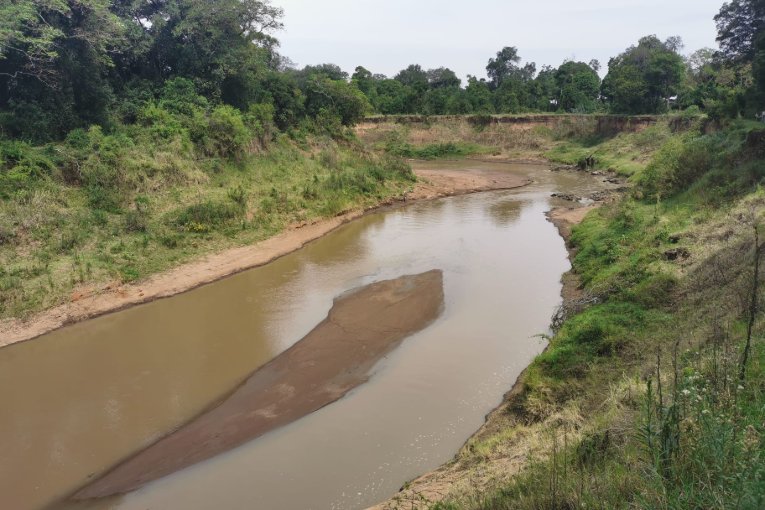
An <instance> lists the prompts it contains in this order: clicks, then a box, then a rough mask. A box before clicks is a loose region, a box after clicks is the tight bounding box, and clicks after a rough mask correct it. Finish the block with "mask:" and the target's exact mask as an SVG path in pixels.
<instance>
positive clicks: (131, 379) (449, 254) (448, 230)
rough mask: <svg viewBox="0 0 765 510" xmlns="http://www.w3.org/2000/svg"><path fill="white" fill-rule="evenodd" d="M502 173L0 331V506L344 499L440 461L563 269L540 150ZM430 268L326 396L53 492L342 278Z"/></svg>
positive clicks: (328, 503)
mask: <svg viewBox="0 0 765 510" xmlns="http://www.w3.org/2000/svg"><path fill="white" fill-rule="evenodd" d="M421 166H423V167H424V168H431V169H438V168H448V169H450V170H458V169H469V168H480V167H484V166H488V167H491V168H492V169H493V170H496V169H501V170H502V171H506V172H511V173H515V174H518V175H520V176H523V177H530V178H532V179H534V181H535V182H534V183H533V184H532V185H530V186H527V187H525V188H522V189H518V190H512V191H499V192H488V193H480V194H474V195H467V196H462V197H454V198H447V199H439V200H434V201H427V202H418V203H414V204H412V205H408V206H405V207H396V208H391V209H388V210H384V211H380V212H377V213H374V214H369V215H366V216H364V217H362V218H360V219H358V220H356V221H354V222H352V223H350V224H347V225H345V226H343V227H341V228H339V229H338V230H335V231H334V232H332V233H330V234H328V235H327V236H325V237H323V238H321V239H319V240H317V241H315V242H313V243H311V244H309V245H307V246H305V247H304V248H302V249H301V250H299V251H297V252H294V253H292V254H290V255H287V256H285V257H282V258H280V259H278V260H276V261H275V262H272V263H271V264H268V265H266V266H263V267H260V268H256V269H253V270H250V271H247V272H244V273H242V274H239V275H236V276H233V277H230V278H228V279H226V280H222V281H220V282H217V283H214V284H211V285H208V286H205V287H202V288H199V289H196V290H194V291H192V292H189V293H186V294H182V295H179V296H176V297H173V298H170V299H165V300H160V301H156V302H152V303H149V304H146V305H142V306H139V307H136V308H132V309H129V310H125V311H123V312H119V313H116V314H112V315H107V316H104V317H100V318H98V319H94V320H91V321H88V322H83V323H80V324H76V325H73V326H70V327H68V328H65V329H61V330H58V331H55V332H53V333H50V334H48V335H45V336H43V337H40V338H38V339H36V340H33V341H31V342H27V343H24V344H18V345H13V346H10V347H7V348H5V349H2V350H0V406H2V409H3V415H2V419H0V438H2V439H0V507H2V508H13V509H18V510H25V509H36V508H42V507H44V506H46V505H52V507H53V508H69V507H73V508H104V509H106V508H110V509H120V510H122V509H124V510H131V509H155V510H160V509H167V510H173V509H184V510H195V509H200V510H201V509H208V508H214V507H218V508H226V509H240V508H241V509H252V508H263V509H271V508H279V509H286V510H289V509H309V508H315V509H325V508H338V509H358V508H365V507H366V506H369V505H372V504H374V503H377V502H379V501H381V500H384V499H386V498H388V497H390V496H391V495H392V494H394V493H395V492H396V491H397V490H398V488H399V487H400V486H401V485H402V484H403V483H404V482H405V481H406V480H408V479H411V478H412V477H415V476H417V475H419V474H421V473H423V472H425V471H428V470H430V469H432V468H434V467H436V466H438V465H440V464H441V463H443V462H445V461H447V460H448V459H449V458H450V457H451V456H452V455H454V453H455V452H456V451H457V449H458V448H459V447H460V446H461V444H462V443H463V442H464V441H465V440H466V439H467V438H468V437H469V436H470V435H471V434H472V433H473V432H474V431H475V430H476V429H478V428H479V427H480V425H481V423H482V422H483V419H484V416H485V415H486V413H487V412H489V411H490V410H491V409H492V408H493V407H495V406H496V405H497V404H498V403H499V402H500V401H501V399H502V395H503V394H504V393H505V392H506V391H507V390H508V389H509V388H510V387H511V386H512V384H513V382H514V381H515V379H516V378H517V376H518V374H519V373H520V372H521V371H522V370H523V369H524V368H525V367H526V366H527V365H528V363H529V362H530V361H531V360H532V359H533V357H534V356H535V355H536V354H538V353H539V352H541V350H542V349H544V347H545V343H544V341H543V340H542V339H541V337H540V336H539V335H540V334H543V333H546V332H547V328H548V324H549V320H550V317H551V315H552V313H553V311H554V309H555V307H556V306H557V305H558V303H559V302H560V288H561V287H560V276H561V274H562V273H563V272H565V271H566V270H567V269H568V268H569V263H568V260H567V258H566V250H565V247H564V244H563V240H562V239H561V238H560V236H559V235H558V233H557V231H556V229H555V227H554V226H553V225H552V224H550V223H549V222H548V221H547V220H546V218H545V212H546V211H548V210H549V209H550V208H551V206H552V205H554V202H555V199H552V198H551V194H552V193H553V192H559V193H567V194H580V195H584V194H587V193H590V192H593V191H597V190H600V189H603V188H605V187H607V185H606V184H604V183H602V182H601V181H599V180H598V179H596V178H594V177H590V176H587V175H584V174H576V173H568V172H552V171H550V170H549V169H548V168H547V167H546V166H542V165H523V164H498V163H478V162H460V163H443V162H441V163H428V164H421ZM432 270H440V271H442V272H443V279H444V282H443V288H444V299H445V306H444V310H443V313H442V314H441V316H440V317H439V318H438V319H437V320H436V321H435V322H434V323H433V324H431V325H430V326H429V327H428V328H427V329H425V330H423V331H421V332H419V333H416V334H414V335H412V336H411V337H409V338H407V339H406V340H405V341H404V342H403V343H402V344H401V346H400V347H399V348H398V349H396V350H395V351H394V352H392V353H391V354H389V355H388V356H387V357H386V358H385V359H383V361H382V362H380V363H378V364H377V365H375V367H374V368H373V369H372V373H371V377H370V380H369V382H368V383H366V384H364V385H362V386H359V387H358V388H356V389H355V390H353V391H352V392H351V393H350V394H348V395H346V396H345V397H344V398H343V399H341V400H340V401H338V402H335V403H334V404H332V405H329V406H327V407H324V408H322V409H321V410H319V411H317V412H315V413H313V414H311V415H309V416H307V417H305V418H303V419H301V420H299V421H296V422H294V423H292V424H290V425H287V426H285V427H282V428H280V429H278V430H275V431H272V432H270V433H268V434H266V435H265V436H262V437H260V438H258V439H256V440H254V441H251V442H249V443H247V444H245V445H243V446H241V447H239V448H237V449H236V450H233V451H230V452H228V453H225V454H222V455H219V456H217V457H215V458H213V459H211V460H208V461H205V462H203V463H200V464H197V465H195V466H192V467H190V468H188V469H185V470H183V471H180V472H178V473H175V474H173V475H170V476H168V477H165V478H163V479H161V480H158V481H156V482H154V483H152V484H150V485H147V486H145V487H144V488H142V489H140V490H138V491H135V492H133V493H131V494H128V495H126V496H124V497H118V498H114V499H110V500H102V501H97V502H94V503H87V504H83V503H60V501H61V499H62V498H65V497H66V496H68V495H69V494H71V493H73V492H75V491H76V490H77V489H79V488H80V487H82V486H83V485H86V483H87V482H88V481H89V480H92V479H94V478H97V477H98V476H100V475H101V474H103V473H104V472H105V471H106V470H108V469H109V468H111V467H113V466H114V465H115V464H117V463H119V462H120V461H121V460H123V459H124V458H126V457H128V456H130V455H131V454H134V453H136V452H137V451H139V450H140V449H142V448H143V447H145V446H148V445H150V444H152V443H154V442H156V441H157V440H158V439H159V438H161V437H162V436H164V435H166V434H167V433H168V432H170V431H172V430H173V429H175V428H177V427H178V426H180V425H182V424H183V423H184V422H186V421H188V420H189V419H191V418H193V417H194V416H196V415H197V414H199V413H200V412H202V411H203V410H204V409H206V408H207V407H209V406H210V404H211V403H213V402H215V401H216V400H218V399H220V398H221V397H223V396H225V395H226V394H227V393H228V392H230V391H231V390H232V389H233V388H235V387H236V386H237V385H238V384H240V383H241V382H242V381H243V380H244V379H245V378H246V377H247V376H248V375H250V374H251V373H252V372H254V371H255V370H257V369H258V368H259V367H261V366H263V365H264V364H266V363H267V362H269V361H270V360H271V359H273V358H274V357H276V356H277V355H279V354H280V353H282V352H284V351H285V350H286V349H288V348H289V347H291V346H292V345H293V344H294V343H295V342H297V341H298V340H300V339H301V338H303V337H304V336H305V335H306V334H307V333H308V332H309V331H311V330H312V329H313V328H314V327H315V326H316V325H317V324H318V323H319V322H321V321H322V320H323V319H324V318H325V317H326V316H327V313H328V311H329V310H330V308H331V307H332V303H333V299H334V298H335V297H337V296H340V295H342V294H344V293H346V292H347V291H349V290H351V289H355V288H358V287H362V286H364V285H368V284H371V283H374V282H377V281H381V280H387V279H394V278H398V277H401V276H402V275H408V274H418V273H423V272H427V271H432Z"/></svg>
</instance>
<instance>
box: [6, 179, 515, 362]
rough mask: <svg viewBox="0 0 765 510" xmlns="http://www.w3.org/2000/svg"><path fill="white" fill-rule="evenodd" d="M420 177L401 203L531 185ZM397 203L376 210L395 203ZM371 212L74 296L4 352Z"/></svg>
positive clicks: (10, 327)
mask: <svg viewBox="0 0 765 510" xmlns="http://www.w3.org/2000/svg"><path fill="white" fill-rule="evenodd" d="M416 173H417V176H418V178H419V182H418V183H417V184H416V185H415V186H414V187H413V189H412V190H411V191H410V192H408V193H406V194H405V195H404V196H402V197H400V198H399V199H398V202H409V201H413V200H429V199H434V198H439V197H445V196H453V195H460V194H466V193H474V192H480V191H489V190H501V189H512V188H518V187H521V186H524V185H526V184H528V181H527V180H526V179H524V178H522V177H520V176H518V175H514V174H510V173H508V172H503V171H500V170H496V171H494V170H487V169H480V170H468V171H455V170H443V171H438V170H422V171H417V172H416ZM393 202H394V201H392V202H389V203H385V204H380V205H379V206H377V207H382V206H387V205H392V204H393ZM372 209H375V208H372ZM370 210H371V209H370ZM368 211H369V210H367V211H364V210H355V211H350V212H347V213H345V214H342V215H340V216H337V217H335V218H331V219H326V220H320V221H316V222H314V223H311V224H308V225H305V224H301V225H293V226H291V227H290V228H288V229H287V230H286V231H285V232H283V233H281V234H279V235H277V236H275V237H272V238H270V239H267V240H265V241H262V242H260V243H257V244H254V245H251V246H244V247H241V248H234V249H231V250H226V251H224V252H220V253H216V254H212V255H209V256H207V257H205V258H203V259H201V260H199V261H196V262H192V263H189V264H185V265H182V266H179V267H177V268H175V269H172V270H170V271H167V272H164V273H160V274H157V275H155V276H153V277H151V278H148V279H147V280H145V281H142V282H138V283H136V284H130V285H119V284H112V285H106V286H104V287H102V288H98V289H93V290H91V291H90V292H88V293H87V294H85V295H74V296H72V301H71V302H69V303H66V304H63V305H61V306H58V307H55V308H52V309H50V310H47V311H44V312H42V313H39V314H36V315H34V316H33V317H31V318H29V319H26V320H19V319H11V320H5V321H0V348H2V347H5V346H8V345H11V344H14V343H18V342H23V341H26V340H31V339H33V338H36V337H38V336H41V335H44V334H46V333H49V332H51V331H54V330H56V329H59V328H61V327H64V326H67V325H69V324H73V323H76V322H81V321H84V320H87V319H91V318H94V317H98V316H100V315H104V314H107V313H111V312H115V311H118V310H122V309H125V308H129V307H131V306H135V305H139V304H143V303H148V302H150V301H154V300H156V299H161V298H166V297H170V296H174V295H177V294H180V293H183V292H187V291H189V290H192V289H194V288H196V287H199V286H202V285H205V284H208V283H212V282H214V281H217V280H220V279H222V278H225V277H227V276H231V275H232V274H236V273H239V272H242V271H245V270H247V269H252V268H253V267H258V266H262V265H265V264H267V263H269V262H271V261H273V260H275V259H277V258H279V257H281V256H283V255H286V254H288V253H291V252H293V251H296V250H298V249H300V248H302V247H303V246H304V245H306V244H307V243H309V242H311V241H314V240H316V239H318V238H320V237H322V236H324V235H326V234H328V233H329V232H331V231H333V230H335V229H336V228H338V227H340V226H342V225H344V224H345V223H348V222H349V221H352V220H354V219H356V218H358V217H360V216H362V215H363V214H365V213H366V212H368Z"/></svg>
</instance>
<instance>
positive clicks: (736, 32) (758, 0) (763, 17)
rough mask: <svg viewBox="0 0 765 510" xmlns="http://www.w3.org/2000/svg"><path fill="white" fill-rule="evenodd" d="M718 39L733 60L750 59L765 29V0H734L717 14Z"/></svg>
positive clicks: (723, 49)
mask: <svg viewBox="0 0 765 510" xmlns="http://www.w3.org/2000/svg"><path fill="white" fill-rule="evenodd" d="M715 23H716V24H717V32H718V35H717V41H718V42H719V43H720V48H721V50H722V52H723V53H724V55H725V56H726V57H727V58H729V59H732V60H744V61H750V62H751V60H752V59H753V58H754V54H755V52H756V51H757V48H756V44H757V36H758V34H759V33H761V32H762V31H763V29H765V0H733V1H732V2H728V3H725V4H724V5H723V6H722V9H720V13H719V14H718V15H717V16H715Z"/></svg>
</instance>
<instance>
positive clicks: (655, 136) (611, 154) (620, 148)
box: [545, 123, 673, 177]
mask: <svg viewBox="0 0 765 510" xmlns="http://www.w3.org/2000/svg"><path fill="white" fill-rule="evenodd" d="M672 136H673V133H672V131H671V129H670V127H669V125H668V124H667V123H658V124H656V125H653V126H651V127H648V128H646V129H644V130H643V131H639V132H637V133H634V132H633V133H619V134H616V135H615V136H598V135H592V134H585V135H583V136H575V137H573V138H569V139H564V140H560V143H558V144H556V145H555V146H554V147H553V148H552V149H551V150H549V151H547V152H546V153H545V156H546V157H547V158H548V159H549V160H550V161H553V162H555V163H562V164H565V165H577V166H582V167H587V164H586V159H587V158H592V159H593V160H594V161H593V162H592V164H591V165H590V167H591V168H592V169H597V170H603V171H612V172H614V173H617V174H619V175H622V176H626V177H629V176H632V175H635V174H636V173H638V172H640V171H641V170H642V169H643V168H644V167H645V166H646V164H647V163H648V162H649V161H650V160H651V158H652V157H653V154H654V153H655V152H656V151H657V150H658V149H659V148H660V147H662V145H664V144H665V143H666V142H667V141H668V140H669V139H671V138H672Z"/></svg>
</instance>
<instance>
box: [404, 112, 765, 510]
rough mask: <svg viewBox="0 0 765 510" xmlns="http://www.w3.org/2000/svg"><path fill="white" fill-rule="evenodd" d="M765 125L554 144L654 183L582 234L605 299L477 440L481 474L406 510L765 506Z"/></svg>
mask: <svg viewBox="0 0 765 510" xmlns="http://www.w3.org/2000/svg"><path fill="white" fill-rule="evenodd" d="M763 133H765V131H763V129H762V126H761V125H757V124H747V123H738V124H735V125H733V126H731V127H729V128H727V129H726V130H724V131H722V132H718V133H712V134H709V135H701V133H700V132H699V131H698V130H697V129H695V128H694V129H688V130H681V131H677V132H675V131H673V130H672V129H670V125H669V124H668V123H660V124H659V125H656V126H654V127H651V128H649V129H647V130H645V131H642V132H640V133H622V134H619V135H617V136H615V137H610V138H598V137H596V136H592V135H588V134H587V133H584V134H582V133H574V134H573V136H572V135H571V134H569V136H565V137H561V136H556V134H555V133H549V135H550V136H549V137H548V139H547V140H546V141H545V140H542V141H541V142H540V143H539V144H538V149H537V150H541V151H544V152H545V153H546V154H547V156H548V157H550V159H553V160H555V161H559V162H563V163H567V164H576V163H577V162H578V161H579V160H580V159H581V158H583V157H586V156H589V155H595V157H596V160H597V164H596V168H602V169H611V170H614V171H616V172H618V173H621V174H624V175H629V176H631V177H630V179H631V181H632V182H633V183H634V184H635V185H636V188H635V190H634V192H633V193H632V195H631V196H628V197H625V198H624V199H623V200H621V201H619V202H617V203H613V204H610V205H607V206H606V207H604V208H602V209H600V210H598V211H596V212H594V213H591V214H590V215H589V217H588V218H587V219H586V221H585V222H584V223H583V224H582V225H580V226H579V227H578V228H576V229H575V230H574V235H573V237H572V240H571V243H572V247H573V249H574V250H575V252H576V253H577V255H576V257H575V259H574V263H573V265H574V270H575V272H576V273H577V274H578V276H579V278H580V279H581V282H582V286H583V290H584V293H585V296H586V297H587V299H592V298H595V299H596V300H597V304H595V305H589V306H582V307H576V306H574V307H571V308H572V310H571V311H570V313H569V317H568V318H567V320H566V321H565V322H564V323H563V326H562V327H561V328H560V329H559V331H558V332H557V333H556V335H555V336H554V338H553V339H552V341H551V344H550V348H549V349H548V350H547V352H546V353H545V354H543V355H541V356H540V357H539V358H538V359H537V360H536V361H535V362H534V363H533V364H532V366H531V367H530V368H529V370H528V371H527V373H526V374H525V377H524V379H523V386H522V387H521V388H520V391H517V392H516V393H515V394H514V395H512V396H511V397H510V399H509V401H508V402H507V403H506V404H505V406H504V407H503V410H502V412H501V415H499V416H497V417H495V419H494V424H493V426H491V427H489V428H488V429H487V430H485V431H483V432H482V433H481V434H479V435H477V436H476V437H475V438H473V439H472V440H471V441H470V442H469V443H468V444H467V445H466V447H465V448H463V450H462V451H461V452H460V454H459V456H458V458H457V460H456V463H455V465H456V466H458V469H459V470H460V471H461V472H462V473H464V475H463V476H462V478H464V479H465V480H459V481H457V482H456V483H452V484H451V485H450V486H449V487H442V488H443V489H444V490H445V491H446V496H447V498H446V500H445V501H444V502H441V503H439V504H436V505H432V504H430V503H428V501H427V498H425V497H424V496H422V495H415V496H413V497H409V496H407V497H405V498H402V499H401V502H400V505H401V508H410V507H418V508H422V507H431V506H432V507H433V508H437V509H442V510H443V509H487V510H488V509H511V508H512V509H524V508H528V509H543V508H678V509H680V508H752V509H754V508H763V506H765V499H764V498H765V423H763V420H762V417H763V415H764V414H763V413H765V411H764V410H765V395H763V390H765V345H763V343H762V341H761V339H762V335H763V329H764V328H763V325H762V324H760V322H757V323H756V324H755V348H754V354H753V356H752V360H751V362H750V365H749V373H748V378H747V380H746V381H745V382H743V383H742V382H741V381H739V378H738V373H739V368H740V367H739V364H740V359H741V351H742V345H743V342H744V336H745V333H746V327H745V325H746V322H747V319H748V315H747V313H748V312H747V310H748V309H747V305H748V303H749V302H750V298H751V293H752V291H751V284H752V282H753V256H754V255H753V254H754V243H753V232H754V230H753V227H752V224H753V222H759V223H760V224H762V222H763V221H765V193H763V191H762V190H760V188H759V183H761V182H762V180H763V178H764V177H765V161H764V160H765V144H764V143H763V140H764V139H765V136H763ZM542 134H543V133H542ZM431 143H432V141H431ZM526 153H527V154H528V153H529V152H528V151H527V152H526ZM532 153H533V150H532ZM763 237H765V235H763V236H762V237H761V241H762V239H763ZM574 312H575V313H574ZM761 315H762V314H761V310H759V311H758V315H757V318H758V319H761V318H762V317H761ZM659 376H660V377H659ZM648 381H651V386H650V390H649V385H648ZM659 381H661V382H659ZM524 457H525V458H526V460H524ZM519 466H522V467H521V473H520V474H519V475H517V476H513V473H514V471H515V470H516V469H518V467H519ZM476 487H478V488H479V490H478V492H476V491H475V488H476ZM415 490H416V489H415ZM395 505H396V503H395V502H394V503H393V505H392V506H393V507H395ZM412 505H414V506H412Z"/></svg>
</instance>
